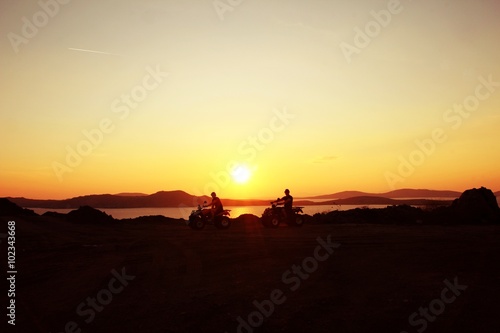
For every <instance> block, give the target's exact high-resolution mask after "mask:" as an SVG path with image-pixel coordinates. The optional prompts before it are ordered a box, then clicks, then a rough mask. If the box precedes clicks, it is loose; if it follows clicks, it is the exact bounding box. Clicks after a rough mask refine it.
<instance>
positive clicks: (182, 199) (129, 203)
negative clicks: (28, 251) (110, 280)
mask: <svg viewBox="0 0 500 333" xmlns="http://www.w3.org/2000/svg"><path fill="white" fill-rule="evenodd" d="M460 195H461V193H460V192H455V191H435V190H426V189H401V190H395V191H390V192H386V193H381V194H375V193H366V192H360V191H343V192H337V193H333V194H327V195H320V196H315V197H309V198H299V197H296V198H295V201H294V203H295V204H296V205H297V206H308V205H398V204H399V205H402V204H407V205H449V204H451V199H456V198H458V197H460ZM494 195H495V196H499V195H500V192H496V193H494ZM403 198H404V199H403ZM432 198H441V199H442V198H450V200H432ZM7 199H9V200H10V201H12V202H14V203H16V204H17V205H19V206H21V207H28V208H53V209H72V208H75V209H76V208H79V207H82V206H91V207H96V208H149V207H151V208H161V207H194V206H196V205H198V204H201V203H203V202H204V201H207V202H210V201H211V198H210V197H208V196H194V195H191V194H189V193H186V192H184V191H180V190H177V191H159V192H156V193H153V194H149V195H148V194H143V193H119V194H92V195H85V196H79V197H74V198H70V199H63V200H40V199H28V198H12V197H9V198H7ZM222 199H223V202H224V205H226V206H267V205H269V202H270V201H271V200H274V198H270V199H266V200H257V199H249V200H236V199H230V198H222ZM307 199H311V200H307ZM318 200H325V201H321V202H320V201H318Z"/></svg>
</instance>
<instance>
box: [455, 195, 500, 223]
mask: <svg viewBox="0 0 500 333" xmlns="http://www.w3.org/2000/svg"><path fill="white" fill-rule="evenodd" d="M451 210H452V212H453V213H454V214H456V215H457V217H458V218H459V219H460V220H462V221H463V220H469V221H471V222H482V223H489V222H497V221H500V208H499V207H498V203H497V199H496V197H495V195H494V194H493V192H492V191H491V190H489V189H487V188H485V187H481V188H479V189H476V188H473V189H470V190H466V191H465V192H464V193H462V195H460V197H459V198H458V199H455V200H454V201H453V204H452V205H451Z"/></svg>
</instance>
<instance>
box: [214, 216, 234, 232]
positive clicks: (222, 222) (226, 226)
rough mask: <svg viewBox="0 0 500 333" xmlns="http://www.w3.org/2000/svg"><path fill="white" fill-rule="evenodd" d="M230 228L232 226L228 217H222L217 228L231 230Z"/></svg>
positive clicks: (216, 223)
mask: <svg viewBox="0 0 500 333" xmlns="http://www.w3.org/2000/svg"><path fill="white" fill-rule="evenodd" d="M230 226H231V220H230V219H229V217H227V216H222V217H221V218H220V219H217V221H216V222H215V227H216V228H217V229H229V227H230Z"/></svg>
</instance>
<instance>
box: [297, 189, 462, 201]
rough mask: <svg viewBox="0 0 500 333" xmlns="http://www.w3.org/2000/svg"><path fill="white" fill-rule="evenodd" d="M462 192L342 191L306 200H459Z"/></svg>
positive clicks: (417, 190)
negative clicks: (361, 198) (356, 198)
mask: <svg viewBox="0 0 500 333" xmlns="http://www.w3.org/2000/svg"><path fill="white" fill-rule="evenodd" d="M460 194H461V192H457V191H447V190H445V191H439V190H428V189H410V188H407V189H400V190H394V191H389V192H385V193H369V192H360V191H342V192H337V193H332V194H324V195H319V196H314V197H307V198H304V199H347V198H353V197H367V196H368V197H384V198H390V199H397V198H453V199H455V198H458V197H459V196H460Z"/></svg>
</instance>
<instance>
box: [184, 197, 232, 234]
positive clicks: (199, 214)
mask: <svg viewBox="0 0 500 333" xmlns="http://www.w3.org/2000/svg"><path fill="white" fill-rule="evenodd" d="M205 204H206V202H205ZM204 207H205V205H204V206H201V205H198V207H197V209H195V210H193V211H192V212H191V215H189V219H188V220H187V222H186V224H187V225H188V226H190V227H191V228H193V229H194V230H201V229H203V228H205V225H207V224H212V225H214V226H215V227H216V228H217V229H228V228H229V227H230V226H231V220H230V219H229V217H228V216H229V215H230V213H229V212H230V211H231V210H229V209H224V210H223V211H222V212H221V213H219V214H217V215H215V217H214V218H212V212H211V210H210V209H208V208H206V209H203V208H204Z"/></svg>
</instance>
